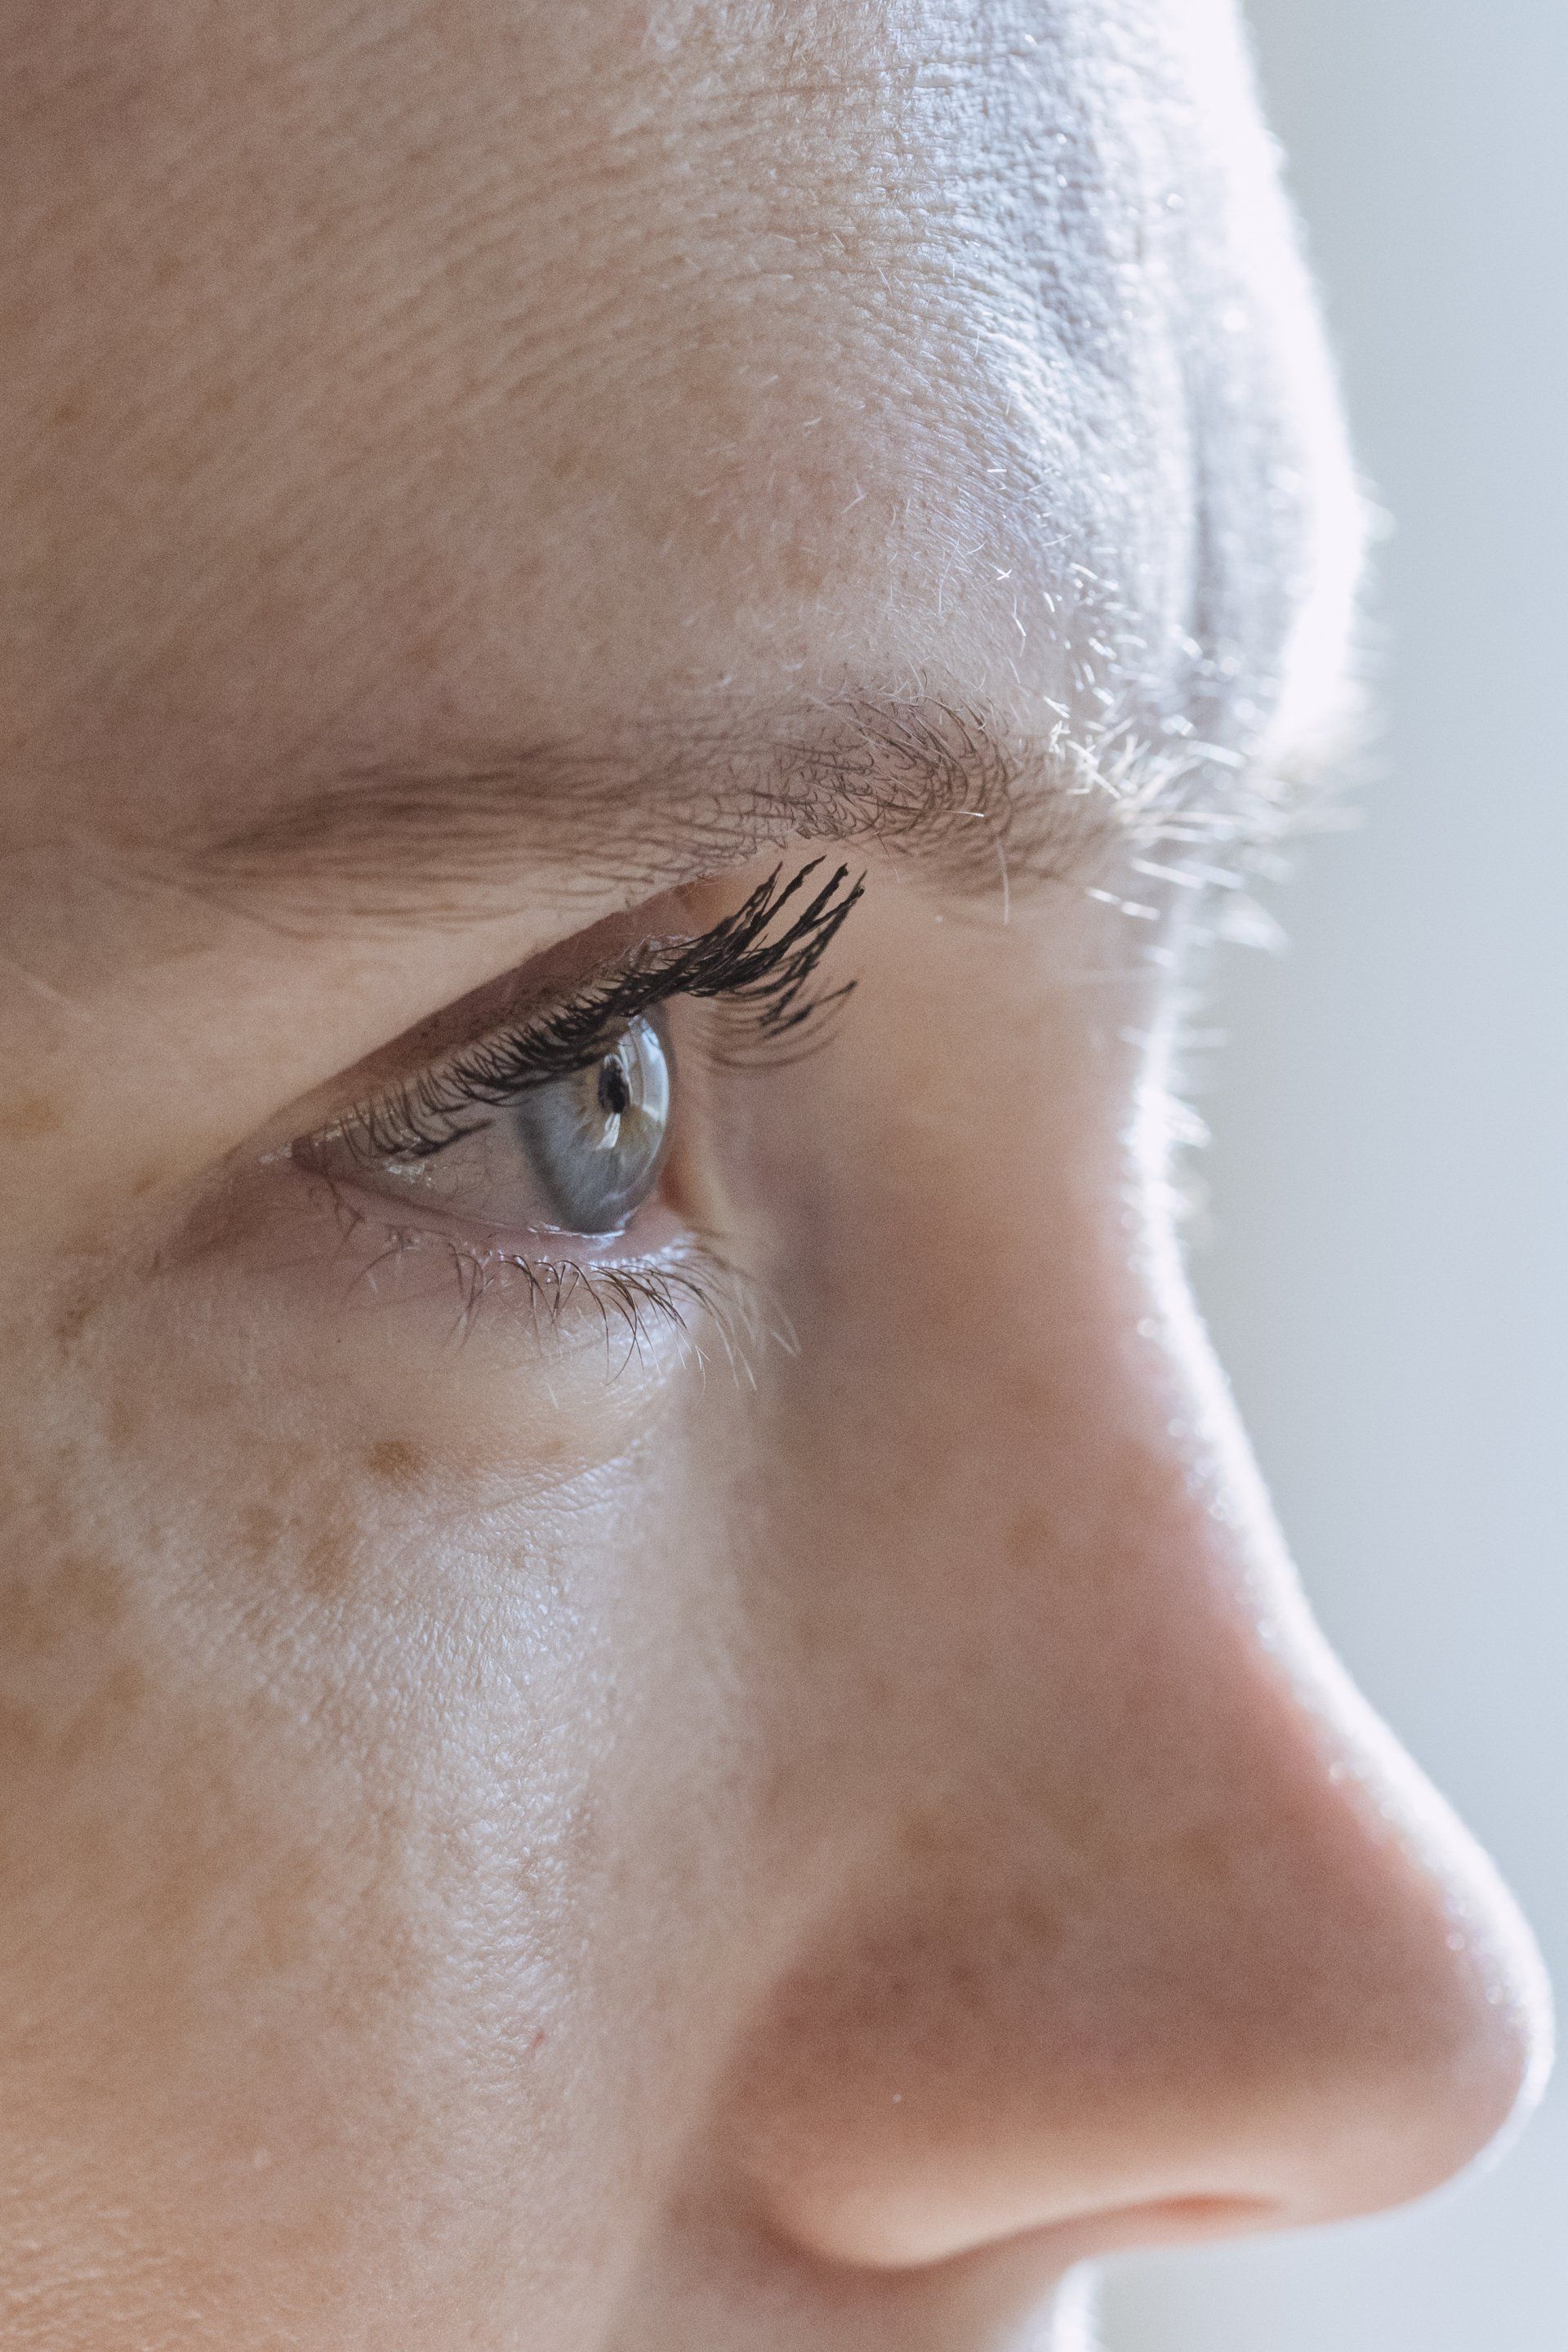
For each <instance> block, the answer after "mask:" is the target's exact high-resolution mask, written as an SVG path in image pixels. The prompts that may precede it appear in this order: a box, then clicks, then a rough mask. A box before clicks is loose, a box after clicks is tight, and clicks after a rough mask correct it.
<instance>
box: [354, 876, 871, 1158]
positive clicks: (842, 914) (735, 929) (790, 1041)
mask: <svg viewBox="0 0 1568 2352" xmlns="http://www.w3.org/2000/svg"><path fill="white" fill-rule="evenodd" d="M824 862H825V861H824V860H823V859H821V858H813V859H812V860H811V862H810V863H809V864H808V865H805V866H802V867H801V868H800V870H799V871H798V872H797V873H796V874H795V875H794V876H793V877H792V878H791V879H790V880H789V881H788V882H784V883H783V884H781V882H780V878H779V877H780V875H781V874H782V872H783V868H782V867H775V868H774V870H773V873H772V874H770V875H769V877H767V879H766V881H764V882H762V883H759V885H758V886H757V887H756V889H755V890H753V891H752V895H751V897H750V898H748V899H747V900H746V901H745V903H744V905H743V906H741V907H738V908H736V910H735V912H734V913H733V914H732V915H727V916H725V917H724V919H722V921H721V922H718V923H715V924H714V925H713V926H712V927H711V929H709V930H706V931H703V932H701V933H700V934H699V936H698V937H697V938H696V939H692V940H674V941H670V942H668V943H666V944H663V945H655V946H648V947H644V948H643V949H641V950H638V952H637V954H636V955H635V956H634V957H632V958H630V959H628V960H627V961H626V962H625V963H623V964H622V965H621V966H620V967H619V968H618V969H616V970H614V971H610V972H609V973H607V974H606V975H605V976H604V977H603V978H601V979H600V980H598V981H597V982H595V984H594V985H593V986H591V987H589V988H587V989H585V990H584V991H582V992H580V993H579V994H578V995H577V996H575V997H573V998H569V999H568V1000H567V1001H566V1002H565V1003H562V1004H558V1005H555V1006H553V1007H552V1009H551V1010H550V1011H549V1012H548V1013H541V1014H538V1015H536V1016H535V1018H534V1019H533V1020H532V1021H531V1022H529V1023H527V1024H524V1025H522V1026H521V1027H519V1028H516V1029H512V1030H510V1031H503V1032H501V1033H500V1034H499V1035H492V1036H489V1037H486V1038H483V1039H481V1040H480V1041H479V1043H478V1044H477V1045H470V1046H468V1048H467V1049H466V1051H464V1052H462V1053H459V1054H457V1055H454V1056H453V1058H452V1059H451V1060H450V1061H448V1062H447V1063H446V1064H445V1065H444V1066H442V1067H441V1068H440V1069H438V1070H434V1071H427V1072H426V1073H425V1074H424V1075H423V1076H420V1077H417V1078H415V1079H412V1080H410V1081H408V1082H407V1083H405V1085H403V1086H401V1087H396V1088H395V1089H394V1091H393V1092H392V1093H391V1094H389V1095H386V1096H384V1097H382V1098H381V1099H380V1100H379V1101H378V1102H375V1103H371V1104H367V1105H365V1106H364V1107H363V1108H361V1109H360V1110H359V1111H357V1112H356V1113H355V1114H354V1116H353V1120H352V1121H351V1122H350V1123H349V1129H348V1130H346V1131H353V1132H356V1133H357V1136H358V1139H359V1142H358V1149H359V1150H360V1151H361V1152H362V1154H363V1157H364V1158H366V1159H372V1160H390V1159H395V1158H405V1159H417V1158H422V1157H430V1156H433V1155H434V1154H435V1153H437V1152H438V1151H442V1150H445V1149H446V1148H447V1145H448V1144H450V1143H455V1142H456V1141H457V1140H458V1138H459V1137H460V1136H462V1135H463V1134H464V1133H466V1132H467V1131H468V1130H467V1129H465V1128H464V1127H463V1126H461V1125H460V1124H457V1123H456V1122H458V1121H460V1120H461V1119H462V1118H464V1116H465V1114H466V1113H468V1111H471V1110H474V1109H476V1108H486V1109H500V1108H505V1107H506V1106H507V1105H508V1104H509V1103H512V1102H515V1101H516V1100H517V1097H519V1095H521V1094H522V1093H523V1092H525V1091H526V1089H527V1088H529V1087H538V1086H547V1085H549V1084H550V1083H551V1081H552V1079H556V1078H563V1077H570V1076H572V1075H573V1074H574V1072H575V1071H578V1070H581V1069H584V1068H586V1067H587V1066H588V1065H589V1064H591V1063H593V1062H595V1061H596V1060H597V1059H598V1057H599V1056H600V1055H601V1054H603V1053H604V1052H605V1050H606V1049H607V1047H608V1046H610V1045H613V1044H614V1042H615V1040H616V1037H617V1036H619V1035H620V1034H621V1033H622V1031H624V1030H625V1029H626V1026H627V1025H628V1024H629V1023H631V1022H632V1021H635V1020H636V1019H637V1017H638V1015H639V1014H643V1013H650V1012H652V1011H654V1010H655V1008H656V1007H658V1005H660V1004H667V1003H670V1001H671V1000H672V999H674V998H675V997H678V996H690V997H697V998H702V999H707V1000H709V1001H722V1002H724V1003H727V1004H728V1005H729V1006H731V1007H732V1008H734V1009H735V1010H736V1011H738V1012H740V1013H742V1014H743V1015H744V1016H745V1018H746V1025H747V1027H748V1028H749V1030H750V1033H751V1037H750V1045H749V1047H742V1049H741V1050H739V1051H737V1050H735V1048H734V1046H733V1045H731V1050H730V1051H728V1052H727V1053H725V1054H723V1055H721V1056H719V1058H721V1060H723V1061H724V1062H726V1063H727V1064H728V1065H729V1066H732V1067H733V1066H744V1067H751V1068H755V1067H757V1066H767V1065H772V1064H775V1063H776V1062H777V1061H778V1060H780V1059H781V1058H782V1059H786V1060H794V1059H796V1058H798V1056H799V1055H802V1054H803V1053H805V1052H808V1051H810V1050H811V1048H812V1047H813V1046H814V1045H816V1044H817V1043H818V1042H820V1040H821V1037H822V1034H823V1029H822V1024H823V1023H824V1022H825V1021H826V1020H827V1019H829V1018H830V1017H831V1015H832V1014H833V1013H834V1012H835V1011H836V1010H837V1008H838V1007H840V1006H841V1005H842V1004H843V1003H844V1002H845V1000H846V999H847V997H848V996H849V995H850V993H851V992H852V991H853V989H854V986H855V982H853V981H852V980H851V981H846V982H844V983H843V985H842V986H840V987H838V988H836V989H832V990H830V991H828V992H826V994H823V995H816V996H814V995H811V994H809V993H808V990H809V987H810V982H811V979H812V976H813V974H814V973H815V972H816V969H817V967H818V965H819V964H820V963H821V961H822V959H823V957H824V956H825V955H826V952H827V950H828V949H829V948H830V947H831V946H832V944H833V941H834V940H835V939H836V938H837V935H838V932H839V931H840V930H841V929H842V928H843V926H844V924H845V922H846V921H847V919H848V917H849V914H850V911H851V909H852V908H854V907H855V906H856V905H857V903H858V900H859V898H861V896H862V893H863V891H864V889H865V877H863V876H862V877H860V878H859V879H858V880H857V881H855V882H853V883H849V869H848V867H847V866H839V867H838V869H837V872H836V873H835V874H833V875H832V876H831V877H829V879H828V880H827V881H826V882H825V883H823V884H822V886H821V887H819V888H818V889H817V891H816V894H815V896H814V897H812V898H810V899H808V900H807V901H806V903H805V905H804V906H802V907H800V908H799V910H798V911H797V912H796V913H795V915H794V917H793V919H791V920H790V921H789V922H788V923H787V924H786V925H785V926H784V929H783V930H782V931H777V932H776V935H775V936H773V937H772V938H770V937H769V936H768V935H769V933H770V932H773V931H774V928H775V926H776V924H777V922H778V919H779V917H780V916H781V915H782V914H784V911H785V910H786V908H789V907H791V906H792V905H794V904H795V902H796V901H797V900H798V899H799V898H800V895H801V893H802V892H803V891H804V890H805V886H806V884H807V883H808V882H809V880H810V879H811V877H812V876H813V875H814V874H816V873H817V872H819V871H820V869H821V867H822V865H823V864H824ZM847 883H849V887H847V888H846V887H845V885H846V884H847Z"/></svg>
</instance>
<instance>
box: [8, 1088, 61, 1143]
mask: <svg viewBox="0 0 1568 2352" xmlns="http://www.w3.org/2000/svg"><path fill="white" fill-rule="evenodd" d="M64 1123H65V1122H64V1120H63V1119H62V1118H61V1117H60V1114H59V1112H58V1110H57V1109H56V1108H55V1106H54V1104H53V1103H49V1102H46V1101H45V1100H44V1099H43V1097H42V1096H41V1095H24V1096H23V1097H22V1099H21V1100H20V1102H14V1103H0V1136H3V1137H4V1138H5V1141H6V1142H7V1143H37V1142H38V1141H39V1139H41V1138H42V1137H44V1136H46V1135H58V1133H59V1131H60V1129H61V1127H62V1126H63V1125H64Z"/></svg>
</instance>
